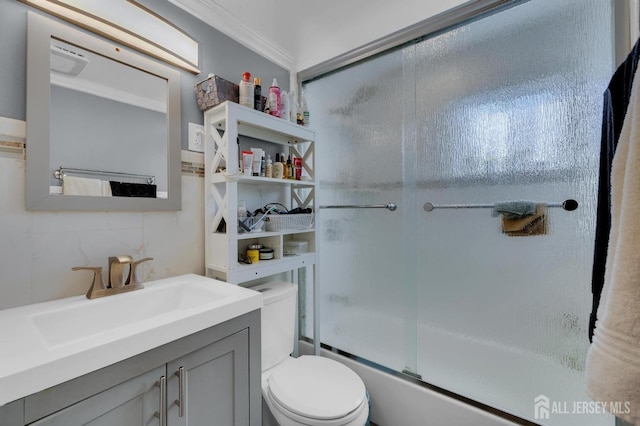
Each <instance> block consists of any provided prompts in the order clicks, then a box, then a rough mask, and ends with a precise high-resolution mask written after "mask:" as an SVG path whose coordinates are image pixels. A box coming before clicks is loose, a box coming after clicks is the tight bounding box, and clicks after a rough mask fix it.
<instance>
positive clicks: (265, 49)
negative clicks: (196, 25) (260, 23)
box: [169, 0, 295, 71]
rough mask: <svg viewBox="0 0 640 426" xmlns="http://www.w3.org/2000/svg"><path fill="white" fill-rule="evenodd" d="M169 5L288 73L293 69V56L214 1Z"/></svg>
mask: <svg viewBox="0 0 640 426" xmlns="http://www.w3.org/2000/svg"><path fill="white" fill-rule="evenodd" d="M169 2H170V3H172V4H174V5H175V6H177V7H179V8H181V9H182V10H184V11H186V12H187V13H189V14H191V15H193V16H195V17H196V18H198V19H200V20H201V21H203V22H205V23H207V24H209V25H210V26H212V27H213V28H215V29H217V30H218V31H220V32H222V33H223V34H225V35H227V36H229V37H231V38H232V39H233V40H235V41H237V42H238V43H240V44H242V45H243V46H245V47H246V48H248V49H250V50H252V51H254V52H256V53H257V54H259V55H261V56H263V57H265V58H266V59H268V60H270V61H271V62H273V63H275V64H276V65H279V66H281V67H283V68H285V69H286V70H288V71H291V70H293V69H294V65H295V59H294V57H293V54H292V53H291V52H289V51H287V50H286V49H284V48H282V46H279V45H278V44H276V43H272V42H271V41H269V40H267V39H266V38H265V37H264V36H262V35H260V34H258V33H257V32H255V31H254V30H253V29H252V28H250V27H248V26H246V25H245V24H244V23H243V22H242V21H241V20H240V19H238V17H237V16H235V15H234V14H232V13H231V12H229V11H228V10H227V9H225V8H224V7H222V6H220V5H219V4H218V3H216V2H215V1H214V0H169Z"/></svg>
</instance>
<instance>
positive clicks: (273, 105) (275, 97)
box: [269, 78, 282, 117]
mask: <svg viewBox="0 0 640 426" xmlns="http://www.w3.org/2000/svg"><path fill="white" fill-rule="evenodd" d="M281 102H282V100H281V98H280V87H278V80H276V79H275V78H274V79H273V83H271V87H269V114H270V115H273V116H276V117H280V108H281V106H280V103H281Z"/></svg>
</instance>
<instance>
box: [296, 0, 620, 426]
mask: <svg viewBox="0 0 640 426" xmlns="http://www.w3.org/2000/svg"><path fill="white" fill-rule="evenodd" d="M612 22H613V19H612V1H611V0H565V1H562V2H557V1H552V0H530V1H523V2H518V3H516V5H515V6H514V7H511V8H508V9H506V10H503V11H501V12H499V13H496V14H493V15H491V16H488V17H484V18H482V19H479V20H475V21H473V22H470V23H468V24H465V25H461V26H458V27H456V28H454V29H452V30H450V31H446V32H443V33H441V34H439V35H436V36H433V37H430V38H426V39H425V40H423V41H420V42H417V43H415V44H410V45H407V46H404V47H402V48H399V49H396V50H393V51H390V52H388V53H385V54H383V55H379V56H376V57H374V58H373V59H370V60H367V61H363V62H360V63H358V64H356V65H353V66H351V67H348V68H346V69H342V70H339V71H336V72H334V73H331V74H328V75H326V76H323V77H321V78H319V79H316V80H313V81H311V82H308V83H306V84H305V89H306V91H307V95H308V97H307V99H308V102H309V107H310V110H311V111H312V117H313V127H314V129H315V130H316V132H317V139H318V141H319V143H317V144H316V145H317V149H316V154H317V164H318V165H319V167H318V170H317V177H318V182H319V187H318V188H316V189H317V191H318V194H317V198H316V199H317V201H318V203H319V204H320V205H321V206H322V205H344V204H349V205H369V204H386V203H388V202H393V203H396V204H397V205H398V210H397V211H395V212H390V211H387V210H385V209H321V210H320V213H319V220H318V222H317V224H316V225H317V229H318V234H317V238H318V241H317V246H318V247H319V266H318V267H319V278H320V279H319V283H318V284H319V297H320V300H319V304H320V337H321V341H322V343H325V344H328V345H330V346H332V347H333V348H336V349H339V350H342V351H345V352H348V353H350V354H352V355H355V356H357V357H361V358H363V359H365V360H368V361H372V362H374V363H377V364H379V365H382V366H384V367H387V368H390V369H392V370H395V371H398V372H400V371H405V372H407V373H410V374H413V375H419V376H421V377H422V380H423V381H424V382H427V383H431V384H434V385H436V386H439V387H442V388H444V389H446V390H449V391H452V392H454V393H457V394H460V395H463V396H465V397H468V398H471V399H473V400H476V401H480V402H482V403H485V404H487V405H489V406H492V407H496V408H498V409H500V410H503V411H505V412H507V413H512V414H514V415H517V416H519V417H522V418H528V419H532V420H534V421H535V419H534V417H535V413H534V399H535V398H537V397H539V396H541V395H542V396H545V397H547V398H549V400H550V401H557V402H559V403H563V402H564V403H566V404H567V406H568V407H569V408H571V407H572V404H573V403H574V402H577V403H580V402H586V401H589V398H588V397H587V396H586V394H585V392H584V381H583V366H584V358H585V355H586V350H587V345H588V340H587V330H586V327H587V321H588V316H589V315H588V314H589V311H590V304H591V299H590V298H591V293H590V275H591V257H592V252H593V239H594V226H595V202H596V185H597V170H598V152H599V138H600V123H601V108H602V93H603V91H604V89H605V88H606V86H607V83H608V80H609V78H610V76H611V73H612V72H613V27H612V25H613V24H612ZM566 199H575V200H577V201H578V202H579V207H578V209H577V210H576V211H573V212H569V211H565V210H562V209H561V208H552V207H549V208H547V210H546V213H545V215H546V224H547V226H546V227H543V228H540V229H538V231H537V233H536V235H531V236H512V234H514V233H511V234H506V233H504V232H503V229H502V222H501V218H500V217H494V216H492V211H491V210H492V209H491V208H484V209H480V208H477V209H465V208H460V209H439V208H436V209H434V210H433V211H430V212H428V211H425V210H424V208H423V205H424V204H425V203H427V202H429V203H433V204H434V205H436V206H443V205H445V206H446V205H459V204H460V205H468V204H493V203H497V202H502V201H518V200H532V201H536V202H540V203H561V202H562V201H564V200H566ZM303 332H304V331H303ZM305 334H306V335H307V336H309V337H312V336H313V333H312V332H311V330H306V333H305ZM578 416H579V417H576V416H574V415H563V414H558V415H554V414H553V413H552V414H551V417H550V418H549V419H548V420H544V423H545V424H551V425H573V424H580V425H611V424H613V420H612V417H611V416H609V415H602V414H593V415H579V414H578Z"/></svg>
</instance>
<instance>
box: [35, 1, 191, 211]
mask: <svg viewBox="0 0 640 426" xmlns="http://www.w3.org/2000/svg"><path fill="white" fill-rule="evenodd" d="M180 125H181V124H180V73H179V72H178V71H177V70H175V69H173V68H170V67H168V66H166V65H164V64H161V63H158V62H156V61H154V60H151V59H149V58H147V57H144V56H143V55H141V54H139V53H136V52H133V51H130V50H127V49H125V48H124V47H121V46H118V45H116V44H114V43H112V42H107V41H105V40H103V39H100V38H97V37H95V36H92V35H90V34H88V33H86V32H84V31H81V30H78V29H76V28H72V27H70V26H67V25H65V24H61V23H59V22H56V21H53V20H51V19H48V18H45V17H43V16H40V15H38V14H36V13H34V12H28V37H27V144H26V156H27V158H26V160H27V185H26V189H27V193H26V207H27V209H28V210H94V211H95V210H107V211H108V210H129V211H148V210H180V208H181V201H182V200H181V176H180V163H181V159H180V152H181V141H180V135H181V130H180Z"/></svg>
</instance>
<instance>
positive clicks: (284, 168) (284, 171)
mask: <svg viewBox="0 0 640 426" xmlns="http://www.w3.org/2000/svg"><path fill="white" fill-rule="evenodd" d="M285 158H286V157H285V156H284V152H281V153H280V161H281V162H282V179H288V178H289V176H287V160H285Z"/></svg>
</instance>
